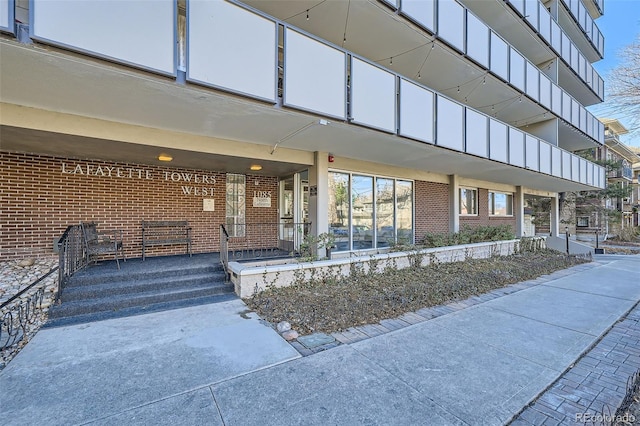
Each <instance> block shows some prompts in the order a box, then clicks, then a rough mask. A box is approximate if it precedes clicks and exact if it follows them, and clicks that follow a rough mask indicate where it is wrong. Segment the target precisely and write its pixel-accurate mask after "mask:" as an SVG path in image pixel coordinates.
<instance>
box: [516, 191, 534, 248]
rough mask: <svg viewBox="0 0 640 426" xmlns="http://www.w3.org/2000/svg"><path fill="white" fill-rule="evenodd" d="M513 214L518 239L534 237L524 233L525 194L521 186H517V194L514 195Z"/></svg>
mask: <svg viewBox="0 0 640 426" xmlns="http://www.w3.org/2000/svg"><path fill="white" fill-rule="evenodd" d="M513 213H514V215H515V217H516V237H518V238H522V237H525V236H528V237H532V235H525V232H524V192H523V191H522V187H521V186H516V193H515V194H513Z"/></svg>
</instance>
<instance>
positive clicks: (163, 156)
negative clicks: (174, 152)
mask: <svg viewBox="0 0 640 426" xmlns="http://www.w3.org/2000/svg"><path fill="white" fill-rule="evenodd" d="M158 160H160V161H171V160H173V157H172V156H170V155H169V154H164V153H163V154H160V155H158Z"/></svg>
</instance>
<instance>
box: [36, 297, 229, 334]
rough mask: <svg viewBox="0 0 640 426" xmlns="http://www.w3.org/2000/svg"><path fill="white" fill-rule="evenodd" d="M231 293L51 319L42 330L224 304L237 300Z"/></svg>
mask: <svg viewBox="0 0 640 426" xmlns="http://www.w3.org/2000/svg"><path fill="white" fill-rule="evenodd" d="M237 298H238V296H236V295H235V294H234V293H233V292H230V293H223V294H216V295H212V296H202V297H194V298H189V299H180V300H172V301H167V302H158V303H151V304H147V305H143V306H131V307H128V308H123V309H118V310H107V311H97V312H91V313H86V314H78V315H72V316H65V317H56V318H51V317H49V320H48V321H47V323H46V324H45V325H44V326H43V328H53V327H63V326H69V325H76V324H85V323H88V322H93V321H103V320H107V319H114V318H123V317H128V316H133V315H143V314H148V313H152V312H160V311H167V310H171V309H180V308H187V307H189V306H198V305H204V304H208V303H219V302H226V301H229V300H233V299H237Z"/></svg>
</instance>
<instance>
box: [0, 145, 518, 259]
mask: <svg viewBox="0 0 640 426" xmlns="http://www.w3.org/2000/svg"><path fill="white" fill-rule="evenodd" d="M0 170H2V173H1V174H0V230H1V231H2V233H1V235H0V260H4V259H12V258H22V257H25V256H38V255H52V254H53V244H54V240H56V239H57V238H59V236H60V235H61V234H62V233H63V232H64V230H65V228H66V227H67V226H68V225H71V224H78V223H80V222H97V223H98V229H99V230H111V229H122V230H123V232H124V246H125V254H126V256H127V257H140V256H141V251H142V227H141V221H142V220H187V221H188V222H189V224H190V226H191V227H192V237H193V252H194V253H206V252H212V251H217V250H218V247H219V238H220V237H219V226H220V224H222V223H224V222H225V204H226V202H225V190H226V186H225V183H226V175H225V174H224V173H217V172H210V171H206V170H191V169H177V168H172V167H162V166H148V165H139V164H126V163H111V162H105V161H101V160H76V159H70V158H60V157H51V156H44V155H32V154H17V153H6V152H0ZM246 191H247V194H246V223H247V224H257V223H268V224H276V223H277V222H278V213H277V212H278V210H277V208H278V199H277V197H278V179H277V178H276V177H264V176H255V175H247V176H246ZM254 191H260V192H267V193H269V194H270V196H271V207H253V203H252V200H253V192H254ZM478 198H479V200H478V203H479V214H478V216H472V217H471V216H467V217H465V216H461V217H460V226H464V225H470V226H479V225H500V224H508V225H510V226H511V227H512V229H515V224H516V220H515V218H514V217H492V216H489V214H488V191H487V190H486V189H480V190H479V191H478ZM203 199H213V200H214V211H203ZM265 229H267V228H260V230H258V228H255V230H254V232H253V233H255V232H261V233H264V232H265V231H263V230H265ZM269 229H273V230H272V231H269V232H268V233H269V234H271V233H273V237H274V238H273V241H272V242H273V243H274V244H275V243H276V241H277V240H276V232H277V231H276V229H275V227H271V228H269ZM448 230H449V185H448V184H443V183H434V182H425V181H415V238H416V243H420V241H421V240H422V238H423V237H424V235H425V234H426V233H447V232H448ZM251 233H252V231H251V230H250V229H248V230H247V235H248V236H249V235H250V234H251ZM262 237H263V240H264V237H267V236H266V235H262ZM232 244H233V240H232ZM184 252H185V247H184V246H161V247H153V248H150V249H147V254H148V255H151V256H153V255H166V254H182V253H184Z"/></svg>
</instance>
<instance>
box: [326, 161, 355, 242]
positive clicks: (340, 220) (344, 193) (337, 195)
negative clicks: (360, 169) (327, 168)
mask: <svg viewBox="0 0 640 426" xmlns="http://www.w3.org/2000/svg"><path fill="white" fill-rule="evenodd" d="M349 186H350V185H349V175H348V174H346V173H329V207H328V212H329V232H330V233H332V234H333V236H334V238H335V245H336V250H349V247H350V243H349V238H350V237H349V234H350V233H349Z"/></svg>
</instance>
